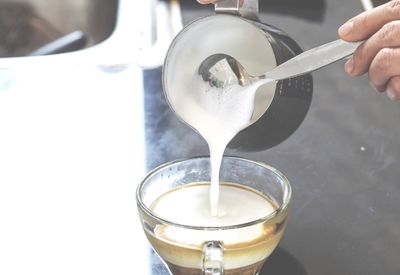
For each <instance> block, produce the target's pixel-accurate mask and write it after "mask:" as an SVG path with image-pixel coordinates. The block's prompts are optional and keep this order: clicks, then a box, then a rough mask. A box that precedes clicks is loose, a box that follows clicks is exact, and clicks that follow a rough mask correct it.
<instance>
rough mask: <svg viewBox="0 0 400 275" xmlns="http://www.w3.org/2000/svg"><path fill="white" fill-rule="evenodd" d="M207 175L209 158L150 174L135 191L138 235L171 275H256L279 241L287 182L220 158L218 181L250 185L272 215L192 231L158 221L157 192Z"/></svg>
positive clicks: (269, 171)
mask: <svg viewBox="0 0 400 275" xmlns="http://www.w3.org/2000/svg"><path fill="white" fill-rule="evenodd" d="M210 173H211V169H210V163H209V157H197V158H192V159H186V160H179V161H174V162H171V163H168V164H165V165H162V166H160V167H158V168H156V169H155V170H153V171H152V172H150V173H149V174H148V175H147V176H146V178H145V179H144V180H143V181H142V182H141V184H140V185H139V186H138V189H137V193H136V199H137V205H138V210H139V216H140V219H141V223H142V226H143V229H144V232H145V234H146V236H147V238H148V240H149V241H150V243H151V244H152V247H153V249H154V250H155V251H156V253H157V254H158V255H159V256H160V258H161V259H162V260H163V261H164V262H165V263H166V265H167V266H168V268H169V270H170V271H171V274H173V275H181V274H182V275H183V274H185V275H187V274H190V275H197V274H199V275H201V274H206V275H216V274H218V275H223V274H225V275H234V274H242V275H254V274H258V273H259V271H260V269H261V268H262V266H263V264H264V263H265V261H266V260H267V258H268V256H269V255H270V254H271V253H272V252H273V250H274V249H275V248H276V246H277V245H278V243H279V241H280V239H281V237H282V234H283V232H284V230H285V226H286V220H287V215H288V206H289V202H290V199H291V187H290V184H289V181H288V180H287V178H286V177H285V176H284V175H283V174H282V173H280V172H279V171H277V170H276V169H274V168H272V167H270V166H268V165H265V164H263V163H260V162H255V161H250V160H246V159H243V158H238V157H225V158H224V160H223V162H222V166H221V175H220V180H221V182H224V183H233V184H238V185H241V186H243V187H250V188H252V189H253V190H255V191H257V192H260V193H261V194H263V195H264V196H265V197H267V198H268V199H270V200H271V201H272V202H273V203H274V205H275V206H276V209H275V211H274V212H272V213H271V214H269V215H268V216H265V217H263V218H261V219H258V220H254V221H250V222H247V223H245V224H238V225H232V226H224V227H194V226H188V225H183V224H177V223H175V222H174V221H173V220H166V219H163V218H162V217H159V216H157V215H156V214H155V213H153V212H152V210H151V206H152V204H153V203H154V202H155V201H156V200H157V199H158V198H159V197H160V196H162V195H163V194H165V193H167V192H169V191H171V190H173V189H176V188H180V187H184V186H185V185H187V184H191V183H198V182H209V181H210V175H211V174H210ZM176 203H179V202H176ZM182 207H184V205H182ZM243 207H246V205H243ZM260 232H262V234H263V235H262V237H260V236H258V235H259V234H260ZM254 234H258V235H257V236H258V237H257V236H255V235H254ZM253 235H254V236H253ZM229 236H231V237H229ZM232 236H241V237H240V240H244V241H239V240H238V242H235V243H232ZM229 238H231V239H229ZM249 240H250V241H249Z"/></svg>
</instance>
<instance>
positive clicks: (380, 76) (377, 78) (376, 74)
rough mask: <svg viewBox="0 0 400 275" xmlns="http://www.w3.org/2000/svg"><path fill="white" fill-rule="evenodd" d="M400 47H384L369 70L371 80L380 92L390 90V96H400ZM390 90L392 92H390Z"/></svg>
mask: <svg viewBox="0 0 400 275" xmlns="http://www.w3.org/2000/svg"><path fill="white" fill-rule="evenodd" d="M398 64H400V48H395V49H392V48H385V49H382V50H381V51H380V52H379V53H378V54H377V55H376V56H375V58H374V60H373V61H372V63H371V67H370V70H369V75H368V77H369V82H370V83H371V85H372V86H374V87H375V88H376V90H378V91H379V92H384V91H388V96H390V97H392V98H396V99H397V97H398V96H400V94H399V92H398V91H400V85H398V84H399V83H398V81H399V80H398V78H399V77H400V66H399V65H398ZM389 91H390V92H389Z"/></svg>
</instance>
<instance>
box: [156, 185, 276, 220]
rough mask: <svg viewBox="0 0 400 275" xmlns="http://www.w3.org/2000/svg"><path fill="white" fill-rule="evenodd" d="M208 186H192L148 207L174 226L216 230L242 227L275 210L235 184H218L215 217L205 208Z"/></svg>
mask: <svg viewBox="0 0 400 275" xmlns="http://www.w3.org/2000/svg"><path fill="white" fill-rule="evenodd" d="M209 192H210V186H209V185H208V184H193V185H188V186H185V187H184V188H180V189H176V190H173V191H171V192H169V193H166V194H164V195H162V196H161V197H160V198H159V199H157V201H156V202H155V203H154V204H153V205H152V206H151V209H152V211H153V212H154V213H156V214H157V215H159V216H160V217H162V218H164V219H166V220H171V221H174V222H175V223H178V224H183V225H190V226H202V227H213V226H215V227H220V226H232V225H238V224H243V223H247V222H251V221H255V220H258V219H260V218H263V217H265V216H267V215H269V214H271V213H272V212H274V211H275V207H274V205H273V204H272V203H271V202H270V201H269V200H268V199H266V198H265V197H263V196H262V195H261V194H259V193H256V192H254V191H251V190H249V189H247V188H242V187H239V186H237V185H227V184H222V185H221V186H220V195H221V196H220V201H219V211H218V216H213V215H212V214H211V213H210V211H209V209H208V207H207V206H208V203H209V200H208V198H209V197H208V194H209Z"/></svg>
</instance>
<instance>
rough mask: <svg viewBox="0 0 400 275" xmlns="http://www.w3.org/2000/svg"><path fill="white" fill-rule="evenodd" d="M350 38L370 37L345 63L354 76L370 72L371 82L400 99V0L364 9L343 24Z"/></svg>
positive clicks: (341, 30)
mask: <svg viewBox="0 0 400 275" xmlns="http://www.w3.org/2000/svg"><path fill="white" fill-rule="evenodd" d="M339 36H340V37H341V38H342V39H343V40H347V41H361V40H366V41H365V42H364V43H363V44H361V45H360V46H359V47H358V49H357V50H356V52H355V53H354V55H353V57H352V58H351V59H349V60H348V61H347V63H346V65H345V70H346V72H347V73H348V74H349V75H351V76H360V75H362V74H364V73H366V72H368V76H369V81H370V83H371V85H372V86H373V87H374V88H375V89H376V90H377V91H379V92H385V91H386V92H387V95H388V97H389V98H390V99H392V100H400V0H394V1H391V2H389V3H387V4H385V5H382V6H379V7H377V8H375V9H373V10H370V11H367V12H364V13H362V14H360V15H358V16H356V17H354V18H352V19H350V20H349V21H348V22H347V23H345V24H344V25H343V26H341V27H340V28H339Z"/></svg>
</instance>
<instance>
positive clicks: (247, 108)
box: [165, 15, 276, 216]
mask: <svg viewBox="0 0 400 275" xmlns="http://www.w3.org/2000/svg"><path fill="white" fill-rule="evenodd" d="M226 26H229V28H227V27H226ZM191 28H192V29H191V32H185V33H184V35H182V36H181V37H180V39H178V40H176V42H175V43H176V44H174V45H173V46H174V48H175V50H174V52H173V53H170V54H169V56H168V57H169V58H168V60H169V62H168V66H166V67H167V71H166V75H167V76H168V77H167V78H166V81H165V85H166V87H167V90H169V94H168V100H169V102H170V104H171V105H172V107H173V109H174V110H175V111H176V112H177V114H178V115H179V116H180V117H181V118H183V120H185V122H186V123H188V124H189V125H190V126H192V127H193V128H194V129H196V130H197V131H198V132H199V133H200V135H201V136H202V137H203V138H204V139H205V140H206V142H207V144H208V146H209V150H210V161H211V168H212V169H211V170H212V176H211V189H210V194H209V195H208V197H209V206H208V208H209V209H211V213H212V214H213V215H215V216H217V215H218V214H219V213H218V206H219V202H218V200H219V198H220V194H219V186H218V182H219V171H220V166H221V162H222V157H223V153H224V151H225V148H226V146H227V145H228V143H229V142H230V141H231V140H232V139H233V138H234V137H235V136H236V135H237V134H238V133H239V132H240V131H241V130H243V129H245V128H246V127H248V126H249V125H250V122H251V121H252V120H256V119H258V118H260V117H261V115H262V114H263V112H264V111H265V110H266V109H267V108H268V106H269V105H270V104H271V102H272V100H273V97H274V92H275V84H274V83H272V84H269V85H264V86H263V87H261V88H260V89H257V90H256V89H254V88H253V89H252V88H250V89H245V90H244V89H243V88H242V87H240V86H239V85H236V86H233V87H230V89H229V90H226V91H222V92H221V91H216V90H210V89H209V85H207V83H205V82H204V81H203V80H202V79H201V77H200V76H199V75H198V69H199V66H200V64H201V62H202V61H203V60H204V59H206V58H207V57H208V56H210V55H212V54H216V53H226V54H229V55H231V56H232V57H234V58H236V59H237V60H238V61H239V62H240V63H241V64H242V65H243V66H244V68H245V69H246V70H247V71H248V72H249V73H250V74H251V75H261V74H263V73H265V72H267V71H268V70H269V69H271V68H273V67H275V66H276V60H275V57H274V54H273V50H272V48H271V46H270V44H269V42H268V38H267V37H266V35H265V33H263V32H262V31H260V30H259V29H257V27H255V26H254V25H252V24H250V23H248V22H246V21H244V20H241V19H238V18H236V17H234V16H221V15H220V16H218V17H214V18H213V17H211V18H210V19H207V20H203V21H202V22H201V24H196V23H195V24H193V25H192V26H191ZM194 41H198V42H199V43H194ZM261 99H262V100H261ZM255 103H257V104H256V105H255Z"/></svg>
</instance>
